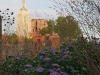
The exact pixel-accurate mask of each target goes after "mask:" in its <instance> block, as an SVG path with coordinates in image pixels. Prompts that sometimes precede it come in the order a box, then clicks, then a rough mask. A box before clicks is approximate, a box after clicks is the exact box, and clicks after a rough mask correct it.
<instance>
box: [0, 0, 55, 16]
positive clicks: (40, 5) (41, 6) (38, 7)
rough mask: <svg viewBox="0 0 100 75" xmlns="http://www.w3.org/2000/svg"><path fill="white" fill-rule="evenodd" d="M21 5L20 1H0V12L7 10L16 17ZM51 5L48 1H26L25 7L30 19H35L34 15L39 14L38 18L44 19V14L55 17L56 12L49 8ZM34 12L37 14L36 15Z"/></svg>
mask: <svg viewBox="0 0 100 75" xmlns="http://www.w3.org/2000/svg"><path fill="white" fill-rule="evenodd" d="M21 4H22V0H0V10H5V9H6V8H9V9H10V11H13V12H14V13H15V16H16V15H17V13H18V11H19V9H20V8H21ZM52 5H53V2H51V1H50V0H26V7H27V9H28V11H29V12H30V15H31V17H34V18H36V17H37V16H36V15H39V14H40V15H41V16H40V18H46V17H47V16H46V15H45V13H46V14H49V15H52V14H53V15H56V12H55V11H54V10H53V9H52V8H49V6H50V7H52ZM36 12H38V14H37V13H36ZM35 14H36V15H35ZM44 15H45V16H44ZM38 18H39V16H38Z"/></svg>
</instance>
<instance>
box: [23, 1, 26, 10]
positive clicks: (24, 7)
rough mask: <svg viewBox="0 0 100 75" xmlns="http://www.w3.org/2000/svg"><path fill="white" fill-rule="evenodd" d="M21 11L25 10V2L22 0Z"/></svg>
mask: <svg viewBox="0 0 100 75" xmlns="http://www.w3.org/2000/svg"><path fill="white" fill-rule="evenodd" d="M22 9H26V4H25V0H22Z"/></svg>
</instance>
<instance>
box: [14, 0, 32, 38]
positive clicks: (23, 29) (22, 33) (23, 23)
mask: <svg viewBox="0 0 100 75" xmlns="http://www.w3.org/2000/svg"><path fill="white" fill-rule="evenodd" d="M16 24H17V25H16V31H17V35H18V36H19V37H28V34H29V33H30V32H31V31H32V30H31V18H30V14H29V12H28V10H27V9H26V4H25V0H22V7H21V9H20V10H19V12H18V15H17V23H16ZM28 38H29V37H28Z"/></svg>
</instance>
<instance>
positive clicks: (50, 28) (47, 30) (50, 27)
mask: <svg viewBox="0 0 100 75" xmlns="http://www.w3.org/2000/svg"><path fill="white" fill-rule="evenodd" d="M47 23H48V27H47V28H43V29H42V30H40V33H41V34H42V35H45V34H52V32H53V28H54V27H53V26H54V21H53V20H48V21H47Z"/></svg>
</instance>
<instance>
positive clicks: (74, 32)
mask: <svg viewBox="0 0 100 75" xmlns="http://www.w3.org/2000/svg"><path fill="white" fill-rule="evenodd" d="M56 32H58V33H59V35H60V37H61V39H64V38H65V37H69V38H70V39H73V38H77V37H78V36H79V35H80V34H81V33H82V32H81V30H80V28H79V25H78V22H77V21H76V20H75V19H74V17H73V16H66V17H63V16H62V17H61V16H60V17H58V19H57V20H56Z"/></svg>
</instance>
